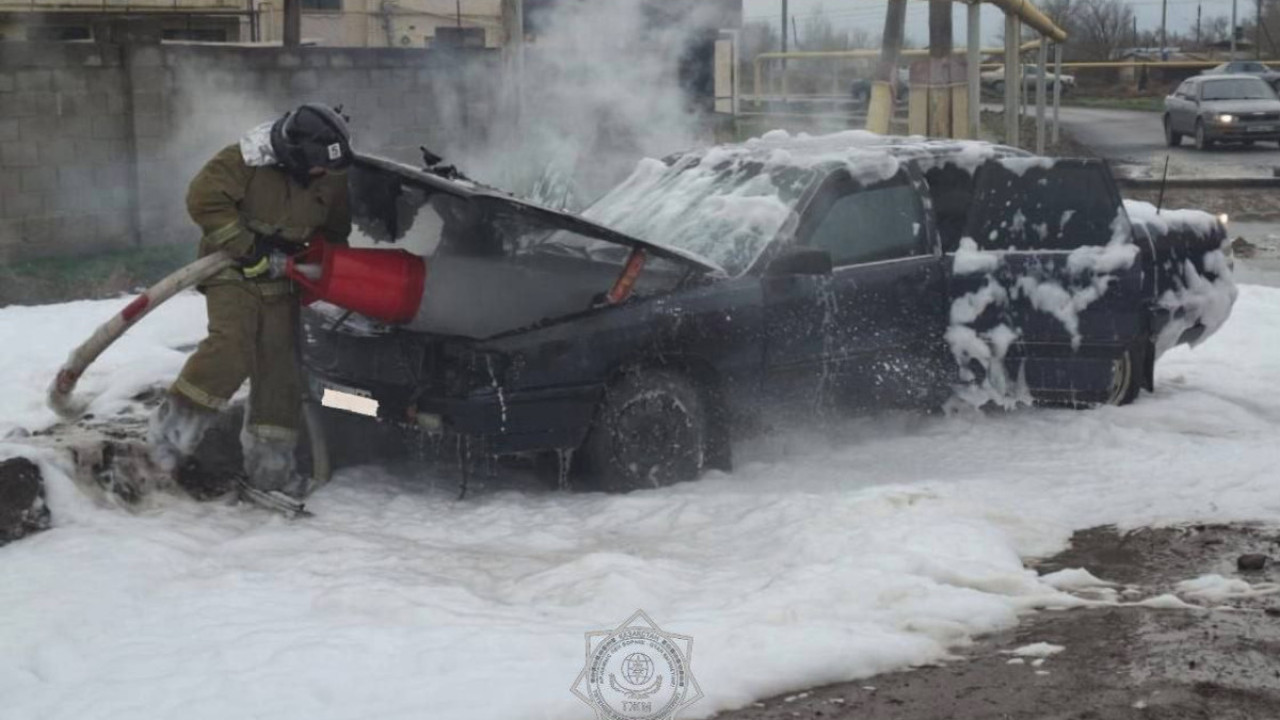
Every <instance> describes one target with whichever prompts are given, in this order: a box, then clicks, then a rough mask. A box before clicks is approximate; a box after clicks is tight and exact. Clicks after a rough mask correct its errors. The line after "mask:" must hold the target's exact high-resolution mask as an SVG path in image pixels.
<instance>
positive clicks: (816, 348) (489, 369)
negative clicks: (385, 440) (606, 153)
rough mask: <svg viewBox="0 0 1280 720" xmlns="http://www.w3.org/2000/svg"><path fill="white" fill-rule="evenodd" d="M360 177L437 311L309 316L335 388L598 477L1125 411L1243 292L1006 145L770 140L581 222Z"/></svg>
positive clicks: (369, 228)
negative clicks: (1072, 409) (1164, 355)
mask: <svg viewBox="0 0 1280 720" xmlns="http://www.w3.org/2000/svg"><path fill="white" fill-rule="evenodd" d="M351 183H352V195H353V210H354V214H355V216H356V227H357V235H363V236H365V237H364V238H357V239H358V240H362V241H365V242H375V241H390V242H394V243H396V244H397V245H398V246H400V247H405V248H407V249H410V250H412V251H414V252H418V253H420V254H423V255H425V256H429V258H428V264H429V269H428V275H427V282H426V286H427V287H426V292H425V297H424V311H423V312H422V313H421V314H420V316H419V318H418V319H416V320H415V321H414V323H413V324H412V325H410V326H409V327H384V326H378V325H376V324H373V323H369V322H366V321H363V320H359V319H354V318H349V317H344V316H343V315H342V314H341V313H337V312H332V311H326V310H325V309H313V311H312V312H309V313H306V315H305V323H304V334H305V338H304V345H303V347H304V359H305V363H306V365H307V368H308V370H309V374H310V386H311V389H312V392H313V394H314V397H315V398H317V399H318V400H321V401H322V402H323V404H325V405H328V406H329V407H331V408H340V409H343V410H344V411H350V412H355V413H359V414H363V415H366V416H368V417H369V418H376V419H378V420H380V421H383V422H387V423H394V424H397V425H401V426H405V427H408V428H412V429H413V431H414V432H417V433H421V434H423V435H424V436H427V437H431V438H435V439H436V442H435V443H434V446H436V447H439V446H444V447H448V448H450V452H451V453H456V455H455V456H456V457H459V458H466V457H472V458H474V457H495V456H508V455H514V454H519V455H524V456H535V457H537V456H543V457H547V458H550V459H554V458H557V457H558V458H559V459H560V464H561V467H562V469H563V471H564V473H565V475H564V477H569V475H570V473H569V471H570V470H572V471H573V473H572V477H573V478H574V479H573V482H574V483H575V484H576V485H577V486H579V487H587V488H599V489H605V490H613V491H619V490H630V489H634V488H640V487H653V486H656V485H662V484H666V483H670V482H675V481H679V480H685V479H690V478H693V477H696V476H697V475H698V474H699V473H700V472H701V471H702V470H703V469H704V468H728V467H729V464H730V460H731V457H730V456H731V452H730V439H731V438H732V437H733V436H734V433H735V432H736V431H737V430H738V429H739V428H742V427H759V426H760V425H761V422H760V420H761V419H764V418H769V417H782V418H787V420H785V421H786V422H791V421H792V420H795V419H798V418H810V419H812V418H814V417H815V416H816V417H823V416H825V415H826V414H828V413H832V412H842V411H848V410H865V409H874V408H881V407H886V406H895V405H897V406H904V405H905V406H915V407H925V408H937V407H940V406H942V405H944V404H946V403H949V402H958V401H959V402H963V401H968V402H971V403H972V404H975V405H982V404H985V403H988V402H991V403H996V404H1000V405H1009V404H1013V403H1016V402H1019V401H1032V400H1035V401H1040V402H1049V403H1055V404H1066V405H1073V406H1076V405H1088V404H1095V403H1125V402H1129V401H1131V400H1132V399H1134V397H1135V396H1136V395H1137V394H1138V392H1139V389H1140V388H1142V387H1147V388H1150V387H1151V383H1152V381H1153V377H1154V375H1153V370H1152V368H1153V364H1154V362H1155V360H1156V357H1157V356H1158V355H1159V353H1160V352H1163V351H1164V350H1166V349H1168V348H1169V347H1172V346H1173V345H1174V344H1177V343H1178V342H1189V341H1198V340H1201V339H1203V338H1204V337H1207V336H1208V335H1209V334H1211V333H1212V332H1213V331H1214V330H1216V328H1217V326H1218V325H1219V324H1220V323H1221V322H1222V321H1223V320H1225V317H1226V312H1229V309H1230V306H1231V301H1232V300H1233V299H1234V289H1233V288H1234V286H1232V285H1231V283H1230V276H1229V272H1228V271H1227V269H1226V260H1225V259H1224V258H1223V256H1222V252H1221V245H1222V241H1223V239H1224V237H1225V232H1224V230H1223V228H1222V226H1221V225H1220V224H1218V223H1217V221H1216V220H1214V219H1213V218H1211V217H1209V216H1208V215H1206V214H1204V213H1197V212H1183V213H1182V214H1177V215H1171V214H1168V213H1166V214H1164V215H1162V216H1159V217H1155V218H1154V219H1150V218H1144V217H1134V218H1132V219H1131V218H1130V216H1129V214H1128V213H1126V210H1125V208H1124V207H1123V206H1122V203H1121V201H1120V197H1119V194H1118V193H1117V191H1116V188H1115V184H1114V183H1113V182H1112V179H1111V175H1110V173H1109V171H1108V170H1107V168H1106V166H1105V165H1103V164H1101V163H1097V162H1092V161H1083V160H1060V161H1051V160H1049V159H1047V158H1037V157H1031V156H1027V155H1026V154H1025V153H1023V152H1021V151H1018V150H1014V149H1011V148H1007V147H1001V146H994V145H988V144H984V143H965V142H946V141H931V142H920V141H918V140H915V141H913V140H906V139H894V138H881V137H879V136H874V135H870V134H867V133H862V132H851V133H842V134H837V135H834V136H829V137H818V138H811V137H804V136H801V137H799V138H793V137H789V136H786V135H785V134H780V135H774V134H770V135H767V136H765V138H763V139H759V140H754V141H750V142H748V143H744V144H741V145H731V146H719V147H713V148H709V149H706V150H702V151H697V152H690V153H684V154H681V155H677V156H673V157H670V158H668V159H667V160H665V161H658V160H646V161H644V162H642V163H641V164H640V166H639V167H638V168H637V169H636V171H635V172H634V173H633V174H632V176H631V177H630V178H629V179H628V180H627V181H625V182H624V183H622V184H621V185H620V186H619V187H618V188H616V189H615V190H614V191H612V192H610V193H609V194H608V195H606V196H605V197H604V198H603V199H601V200H600V201H598V202H597V203H596V204H595V205H593V206H592V207H591V208H589V209H588V210H587V211H586V213H584V216H581V217H580V216H571V215H566V214H562V213H557V212H552V211H550V210H546V209H544V208H540V207H537V206H534V205H530V204H528V203H525V202H521V201H519V200H516V199H513V198H511V197H508V196H505V195H502V194H500V193H498V192H495V191H490V190H487V189H484V188H481V187H478V186H475V185H472V184H469V183H462V182H455V181H450V180H447V179H444V178H441V177H438V176H436V175H433V174H431V173H428V172H420V171H415V170H413V169H411V168H407V167H405V166H401V165H393V164H391V163H387V162H384V161H379V160H374V159H369V158H360V159H359V160H358V162H357V163H356V166H355V167H354V168H353V170H352V173H351ZM1210 296H1215V297H1217V298H1218V299H1219V301H1218V302H1215V303H1209V302H1207V301H1206V298H1207V297H1210ZM1206 308H1216V310H1215V311H1214V312H1212V313H1210V312H1209V311H1208V310H1206ZM442 439H444V440H447V442H443V443H441V442H440V441H441V440H442ZM464 462H465V461H464Z"/></svg>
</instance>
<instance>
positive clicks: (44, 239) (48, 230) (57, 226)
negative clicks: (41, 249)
mask: <svg viewBox="0 0 1280 720" xmlns="http://www.w3.org/2000/svg"><path fill="white" fill-rule="evenodd" d="M61 229H62V228H61V218H59V217H58V216H57V215H44V216H39V217H27V218H25V219H23V221H22V234H23V240H24V241H25V242H28V243H39V244H41V245H46V244H49V243H52V242H56V241H58V240H60V239H61V232H60V231H61Z"/></svg>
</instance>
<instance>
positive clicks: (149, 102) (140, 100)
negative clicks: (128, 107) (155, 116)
mask: <svg viewBox="0 0 1280 720" xmlns="http://www.w3.org/2000/svg"><path fill="white" fill-rule="evenodd" d="M133 111H134V112H135V113H162V112H164V94H163V93H160V92H140V91H138V90H134V92H133Z"/></svg>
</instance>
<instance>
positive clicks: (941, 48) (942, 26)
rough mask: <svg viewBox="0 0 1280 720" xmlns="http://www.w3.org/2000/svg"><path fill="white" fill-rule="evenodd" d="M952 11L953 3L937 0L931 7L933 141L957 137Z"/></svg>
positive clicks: (930, 129)
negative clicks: (953, 104) (953, 114)
mask: <svg viewBox="0 0 1280 720" xmlns="http://www.w3.org/2000/svg"><path fill="white" fill-rule="evenodd" d="M951 8H952V4H951V1H950V0H945V2H939V1H938V0H933V2H930V3H929V89H928V91H927V92H928V94H929V98H928V102H927V104H928V125H927V126H926V127H928V134H929V135H930V136H931V137H955V133H954V132H952V124H951V48H952V37H951ZM912 80H913V81H914V80H915V78H912ZM913 84H914V83H913ZM913 92H914V91H913Z"/></svg>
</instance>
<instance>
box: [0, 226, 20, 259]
mask: <svg viewBox="0 0 1280 720" xmlns="http://www.w3.org/2000/svg"><path fill="white" fill-rule="evenodd" d="M20 242H22V221H21V220H7V219H6V220H0V246H5V245H16V244H18V243H20ZM0 252H3V251H0ZM0 259H3V255H0Z"/></svg>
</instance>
